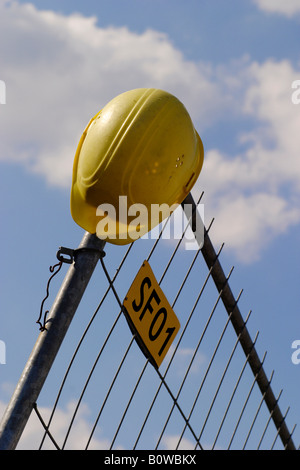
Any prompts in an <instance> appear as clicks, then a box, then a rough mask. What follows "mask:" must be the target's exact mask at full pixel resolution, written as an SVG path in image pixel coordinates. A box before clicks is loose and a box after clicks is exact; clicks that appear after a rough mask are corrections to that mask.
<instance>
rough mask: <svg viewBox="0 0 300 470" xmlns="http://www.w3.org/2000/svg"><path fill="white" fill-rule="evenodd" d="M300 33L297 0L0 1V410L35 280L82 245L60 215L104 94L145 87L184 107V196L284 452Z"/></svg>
mask: <svg viewBox="0 0 300 470" xmlns="http://www.w3.org/2000/svg"><path fill="white" fill-rule="evenodd" d="M299 28H300V1H299V0H285V1H284V2H282V1H280V0H273V1H272V0H243V1H240V0H226V1H225V0H210V1H208V0H201V1H199V0H186V1H184V2H183V1H181V0H151V1H150V0H106V1H105V0H98V1H96V0H95V1H92V0H88V1H85V2H79V1H77V0H76V1H58V0H51V1H50V0H49V1H48V0H40V1H33V2H26V1H21V0H19V1H10V0H0V80H2V81H3V82H4V83H5V100H3V96H2V97H0V98H2V99H0V102H1V104H0V179H1V184H0V192H1V205H0V214H1V221H2V224H1V237H2V256H1V261H2V262H1V300H0V302H1V309H0V340H1V341H2V342H4V343H5V346H6V357H5V364H0V377H1V379H0V401H1V409H2V410H4V407H5V405H6V403H7V402H8V400H9V398H10V395H11V393H12V390H13V389H14V387H15V384H16V382H17V380H18V378H19V376H20V374H21V372H22V369H23V367H24V364H25V362H26V360H27V358H28V356H29V353H30V351H31V349H32V347H33V345H34V342H35V338H36V334H37V330H36V327H35V319H36V317H37V316H38V312H39V306H40V301H41V299H42V298H43V296H44V292H45V285H46V282H47V279H48V277H49V273H48V267H49V265H51V264H54V263H55V254H56V250H57V248H58V247H59V246H61V245H62V246H70V247H75V246H77V245H78V244H79V242H80V240H81V238H82V236H83V231H82V229H81V228H80V227H78V226H77V225H76V224H75V222H74V221H73V219H72V217H71V214H70V209H69V200H70V187H71V179H72V164H73V159H74V154H75V151H76V147H77V143H78V141H79V138H80V136H81V134H82V132H83V130H84V128H85V126H86V124H87V123H88V121H89V120H90V118H91V117H92V116H94V115H95V114H96V113H97V112H98V111H99V110H100V109H101V108H102V107H103V106H104V105H105V104H106V103H108V102H109V101H110V100H111V99H112V98H113V97H114V96H116V95H118V94H119V93H122V92H124V91H127V90H130V89H134V88H140V87H154V88H161V89H164V90H166V91H168V92H170V93H172V94H174V95H175V96H176V97H178V98H179V99H180V100H181V101H182V102H183V103H184V105H185V107H186V108H187V110H188V112H189V113H190V116H191V118H192V120H193V123H194V126H195V128H196V129H197V132H198V133H199V135H200V136H201V138H202V141H203V144H204V149H205V160H204V165H203V169H202V171H201V174H200V176H199V179H198V181H197V183H196V184H195V187H194V188H193V191H192V193H193V195H194V196H195V198H197V196H198V195H199V194H200V193H201V192H202V191H204V200H203V202H204V210H205V223H206V224H208V223H209V221H210V220H211V218H212V217H214V219H215V221H214V224H213V226H212V229H211V239H212V241H213V243H214V245H215V246H216V247H218V246H219V245H220V244H221V243H222V242H225V250H224V251H225V254H224V256H225V258H224V263H225V266H226V267H227V266H229V265H231V264H233V265H234V266H235V270H236V274H235V281H234V282H235V283H236V284H237V285H238V286H240V288H243V289H244V294H243V296H244V297H243V298H244V299H245V300H244V301H245V304H249V306H250V308H251V309H252V310H253V312H254V319H253V320H252V321H253V323H254V325H255V328H256V329H257V330H259V331H260V336H261V341H262V342H263V346H264V348H265V349H266V350H267V351H268V358H269V361H270V364H271V368H274V369H275V376H276V379H275V380H276V381H275V383H276V385H277V386H278V388H279V389H280V388H283V389H284V393H283V397H282V403H283V408H286V407H287V406H290V407H291V411H290V415H289V419H290V422H291V427H292V426H293V425H294V423H298V429H297V431H295V440H296V442H298V444H299V441H300V438H299V436H300V434H299V433H300V405H299V400H298V392H299V385H300V381H299V378H300V364H295V363H293V361H292V354H293V352H294V350H293V348H292V344H293V342H294V341H297V340H300V329H299V311H300V300H299V281H298V280H299V263H298V259H299V228H300V204H299V202H300V201H299V200H300V163H299V147H300V132H299V130H300V129H299V128H300V103H299V101H300V99H299V98H300V94H299V93H298V94H297V87H298V86H299V84H297V83H296V81H297V80H300V55H299V40H300V33H299ZM3 93H4V92H3V90H2V95H3ZM3 101H5V104H4V103H3ZM297 357H299V356H297ZM3 362H4V361H3ZM1 409H0V411H1ZM62 413H63V412H62ZM66 413H67V411H66ZM84 418H85V417H84V416H83V417H82V420H83V424H82V425H83V427H84V426H85V421H84Z"/></svg>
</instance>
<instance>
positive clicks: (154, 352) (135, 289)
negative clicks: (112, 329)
mask: <svg viewBox="0 0 300 470" xmlns="http://www.w3.org/2000/svg"><path fill="white" fill-rule="evenodd" d="M123 306H124V309H125V315H126V318H127V320H128V322H129V325H130V327H131V329H132V330H133V332H134V333H136V334H137V342H138V344H139V346H140V347H141V349H142V350H143V352H144V354H145V355H146V356H147V357H148V358H149V359H150V361H151V362H152V364H153V365H154V366H156V367H159V366H160V365H161V363H162V361H163V359H164V357H165V355H166V354H167V352H168V350H169V348H170V346H171V344H172V342H173V340H174V338H175V336H176V334H177V333H178V331H179V328H180V323H179V320H178V318H177V317H176V315H175V313H174V311H173V309H172V307H171V306H170V304H169V302H168V300H167V298H166V296H165V295H164V293H163V291H162V290H161V288H160V286H159V284H158V282H157V280H156V279H155V276H154V274H153V271H152V269H151V267H150V265H149V263H148V262H147V261H144V263H143V265H142V267H141V268H140V270H139V272H138V273H137V275H136V277H135V279H134V281H133V283H132V285H131V287H130V289H129V291H128V293H127V296H126V297H125V299H124V302H123Z"/></svg>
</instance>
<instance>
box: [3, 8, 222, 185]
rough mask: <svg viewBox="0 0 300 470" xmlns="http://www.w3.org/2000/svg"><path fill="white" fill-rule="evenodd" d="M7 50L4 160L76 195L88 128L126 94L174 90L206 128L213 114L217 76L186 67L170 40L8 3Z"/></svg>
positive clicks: (188, 64) (5, 23)
mask: <svg viewBox="0 0 300 470" xmlns="http://www.w3.org/2000/svg"><path fill="white" fill-rule="evenodd" d="M0 44H1V46H0V49H1V58H2V64H3V67H2V70H1V73H2V74H3V77H1V79H3V80H4V81H5V83H6V87H7V104H6V106H5V113H4V112H3V123H2V125H1V131H0V133H1V152H0V155H1V157H0V158H1V159H2V160H3V159H5V160H10V161H13V160H15V161H18V162H22V163H23V164H24V165H26V166H27V167H28V168H29V169H30V170H32V171H36V172H37V173H39V174H41V175H43V176H44V177H45V178H46V180H47V181H48V182H49V183H50V184H56V185H60V186H64V187H69V185H70V179H71V173H72V163H73V158H74V153H75V150H76V147H77V143H78V141H79V138H80V135H81V133H82V131H83V130H84V128H85V126H86V124H87V122H88V121H89V120H90V118H91V117H92V116H93V115H94V114H96V113H97V112H98V111H99V110H100V109H101V107H102V106H104V105H105V104H106V103H107V102H108V101H109V100H110V99H111V98H113V97H114V96H115V95H117V94H119V93H121V92H123V91H126V90H129V89H132V88H138V87H158V88H166V89H167V90H168V91H170V92H173V93H174V94H176V95H177V96H178V97H179V98H181V97H182V96H184V102H185V104H186V106H187V107H189V108H190V109H191V110H192V111H193V112H194V115H195V117H197V118H199V119H201V118H202V120H203V122H204V120H207V119H208V118H209V117H210V118H211V116H212V113H213V109H212V107H211V103H212V102H213V98H214V97H215V96H216V94H217V88H216V87H215V85H213V84H212V83H211V79H210V70H209V68H207V67H206V66H202V67H201V66H197V65H196V64H194V63H193V62H189V61H186V60H185V59H184V57H183V56H182V54H181V52H180V51H179V50H177V49H175V48H174V47H173V45H172V44H171V42H170V41H169V39H168V37H167V36H166V35H165V34H163V33H159V32H156V31H151V30H148V31H145V32H144V33H143V34H136V33H133V32H131V31H129V30H128V29H127V28H126V27H122V28H114V27H108V28H100V27H98V26H97V24H96V18H94V17H91V18H86V17H84V16H82V15H79V14H72V15H69V16H64V15H61V14H58V13H54V12H51V11H39V10H37V9H36V8H35V7H34V6H33V5H31V4H23V5H21V4H18V3H17V2H11V1H8V2H4V3H3V2H2V3H0ZM191 83H193V87H191V86H190V84H191ZM195 100H197V101H198V102H201V103H202V105H201V107H200V108H198V107H196V106H195Z"/></svg>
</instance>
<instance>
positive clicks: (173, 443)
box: [162, 435, 195, 450]
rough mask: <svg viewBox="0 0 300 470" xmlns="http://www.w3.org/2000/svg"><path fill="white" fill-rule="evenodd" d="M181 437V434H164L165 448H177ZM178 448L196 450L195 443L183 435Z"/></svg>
mask: <svg viewBox="0 0 300 470" xmlns="http://www.w3.org/2000/svg"><path fill="white" fill-rule="evenodd" d="M179 439H180V436H179V435H178V436H176V435H169V436H164V437H163V439H162V443H163V446H164V448H165V449H166V450H174V449H176V447H177V444H178V442H179ZM178 449H179V450H195V443H194V442H192V441H190V440H189V439H187V438H185V437H183V438H182V439H181V441H180V444H179V447H178Z"/></svg>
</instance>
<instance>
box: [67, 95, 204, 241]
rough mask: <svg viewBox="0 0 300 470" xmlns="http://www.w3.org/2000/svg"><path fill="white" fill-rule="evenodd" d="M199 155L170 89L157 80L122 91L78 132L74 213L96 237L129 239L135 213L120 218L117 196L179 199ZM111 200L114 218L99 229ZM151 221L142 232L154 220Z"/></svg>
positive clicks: (130, 200)
mask: <svg viewBox="0 0 300 470" xmlns="http://www.w3.org/2000/svg"><path fill="white" fill-rule="evenodd" d="M203 156H204V151H203V145H202V141H201V139H200V137H199V135H198V134H197V132H196V130H195V128H194V126H193V123H192V121H191V118H190V116H189V114H188V112H187V110H186V109H185V107H184V106H183V104H182V103H181V102H180V101H179V100H178V99H177V98H175V96H173V95H171V94H170V93H167V92H165V91H162V90H158V89H154V88H139V89H135V90H131V91H127V92H125V93H122V94H120V95H118V96H117V97H115V98H114V99H113V100H111V101H110V102H109V103H108V104H107V105H106V106H105V107H104V108H103V109H102V110H101V111H100V112H99V113H98V114H96V116H94V117H93V118H92V119H91V120H90V122H89V123H88V125H87V127H86V129H85V130H84V132H83V134H82V136H81V139H80V141H79V144H78V147H77V151H76V155H75V159H74V166H73V181H72V190H71V214H72V217H73V219H74V220H75V222H76V223H77V224H78V225H79V226H81V227H82V228H84V229H85V230H86V231H88V232H90V233H96V234H97V236H99V237H100V238H105V239H106V240H107V241H109V242H112V243H116V244H122V245H123V244H126V243H130V242H132V237H131V236H130V233H129V232H130V230H129V227H130V220H132V218H133V216H132V215H131V216H128V218H127V219H126V220H125V221H124V218H123V219H122V220H121V218H120V217H119V215H118V214H119V213H118V206H119V201H120V198H119V197H120V196H122V197H123V196H126V198H127V199H126V202H127V207H130V206H132V205H134V204H139V205H143V207H146V208H147V209H148V210H150V211H151V205H152V204H159V205H160V204H168V205H169V206H173V204H180V203H181V202H182V201H183V200H184V198H185V197H186V195H187V194H188V193H189V192H190V190H191V188H192V186H193V185H194V183H195V181H196V180H197V178H198V176H199V173H200V171H201V168H202V164H203ZM108 205H110V207H114V208H116V212H115V215H116V221H115V224H113V223H112V224H109V223H107V224H106V227H105V229H104V226H103V225H101V227H100V229H99V226H100V224H99V220H100V216H101V214H102V215H104V213H105V215H106V216H107V217H111V215H109V214H108V212H109V211H107V207H108ZM99 206H100V208H101V207H102V208H103V210H102V212H101V210H98V209H97V208H99ZM148 221H149V225H147V223H146V224H144V226H143V227H140V229H141V230H140V236H142V235H143V234H144V233H145V232H146V231H149V230H151V229H152V228H153V226H152V225H151V224H153V221H151V219H148ZM160 221H161V220H159V221H158V222H160ZM156 224H157V222H156ZM146 225H147V226H146Z"/></svg>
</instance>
